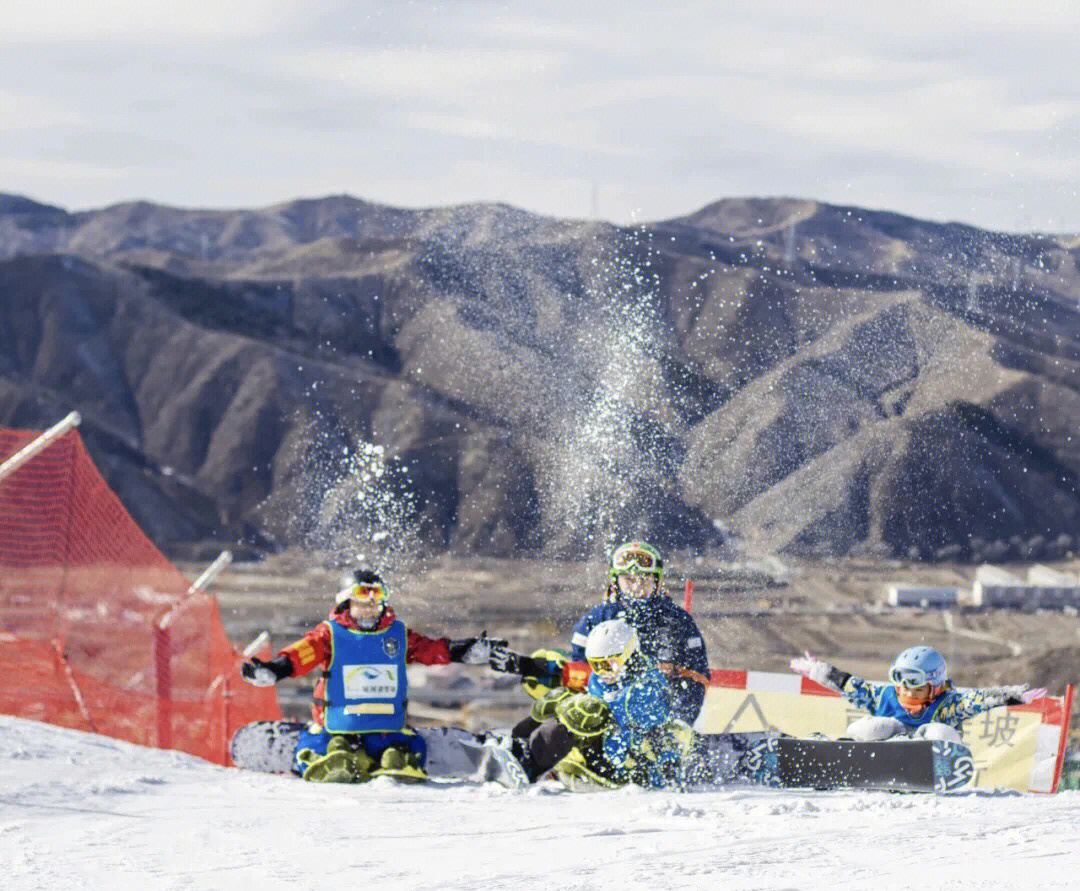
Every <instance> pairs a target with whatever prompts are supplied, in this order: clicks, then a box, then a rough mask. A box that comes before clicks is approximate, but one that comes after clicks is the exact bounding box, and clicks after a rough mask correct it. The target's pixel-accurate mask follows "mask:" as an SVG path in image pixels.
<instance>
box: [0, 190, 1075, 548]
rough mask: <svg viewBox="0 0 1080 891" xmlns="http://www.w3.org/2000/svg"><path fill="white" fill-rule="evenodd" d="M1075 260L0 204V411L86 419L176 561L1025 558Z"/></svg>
mask: <svg viewBox="0 0 1080 891" xmlns="http://www.w3.org/2000/svg"><path fill="white" fill-rule="evenodd" d="M1078 252H1080V241H1078V240H1077V239H1076V238H1072V237H1066V236H1053V235H1006V234H1000V233H993V232H986V231H981V230H978V229H974V228H971V227H968V226H962V225H958V224H939V223H931V222H926V221H921V220H916V219H911V218H907V217H903V216H899V215H897V214H891V213H884V212H876V211H868V210H861V209H857V208H847V207H836V206H830V205H826V204H820V203H817V202H813V201H803V200H794V199H729V200H724V201H719V202H717V203H715V204H712V205H709V206H708V207H705V208H703V209H702V210H700V211H698V212H697V213H695V214H692V215H690V216H687V217H682V218H679V219H674V220H667V221H661V222H656V223H650V224H646V225H641V226H635V227H626V228H623V227H617V226H613V225H609V224H607V223H600V222H571V221H564V220H557V219H551V218H545V217H540V216H536V215H533V214H529V213H526V212H524V211H521V210H517V209H514V208H511V207H507V206H503V205H470V206H462V207H451V208H439V209H428V210H401V209H394V208H388V207H381V206H378V205H374V204H369V203H366V202H364V201H360V200H357V199H354V198H350V197H347V196H338V197H331V198H324V199H318V200H302V201H294V202H290V203H287V204H283V205H277V206H274V207H268V208H263V209H258V210H239V211H210V210H185V209H178V208H170V207H161V206H156V205H152V204H148V203H134V204H123V205H116V206H113V207H108V208H104V209H102V210H93V211H85V212H78V213H69V212H67V211H65V210H63V209H60V208H56V207H50V206H46V205H42V204H39V203H36V202H33V201H31V200H29V199H27V198H23V197H19V196H11V195H0V423H3V424H5V425H7V426H17V427H43V426H47V425H48V424H50V423H52V422H53V421H55V420H56V419H57V418H58V417H60V416H61V415H62V414H64V413H65V412H66V411H68V410H70V409H78V410H79V411H80V412H81V413H82V414H83V417H84V423H83V426H82V434H83V436H84V438H85V439H86V440H87V443H88V445H89V447H90V449H91V451H92V453H93V455H94V457H95V459H96V460H97V462H98V464H99V466H100V467H101V468H102V470H103V472H104V473H105V475H106V477H107V479H108V481H109V482H110V484H111V485H112V486H113V487H114V488H115V489H116V490H117V492H118V493H119V494H120V496H121V498H122V499H123V500H124V501H125V503H126V504H127V506H128V508H129V510H131V512H132V513H133V515H134V516H135V517H136V519H137V520H138V521H139V522H140V524H141V525H142V526H143V527H144V528H145V529H146V530H147V531H148V533H149V534H150V535H151V537H152V538H154V540H155V541H157V542H158V543H159V544H160V545H162V546H163V547H165V548H166V549H173V550H177V549H180V550H182V549H183V547H184V546H185V545H190V543H192V542H199V541H204V540H210V541H213V542H215V543H220V544H229V545H231V546H233V547H237V546H240V547H248V548H251V549H253V550H265V549H271V548H277V547H283V546H288V545H302V546H306V547H321V548H325V549H329V550H332V551H337V552H339V553H341V554H342V555H345V554H355V553H359V552H364V553H372V552H378V551H380V550H382V551H387V552H392V551H394V550H395V549H396V550H397V551H400V552H404V551H406V550H409V549H415V548H416V547H425V548H431V549H433V550H436V551H439V550H444V549H450V550H452V551H455V552H470V553H478V554H487V555H513V554H524V553H561V554H569V553H573V554H576V555H589V554H592V553H594V552H596V551H598V550H600V549H601V548H602V547H603V546H604V545H606V544H608V543H610V542H611V541H612V540H614V539H616V538H621V537H624V536H630V535H635V534H640V535H645V536H648V537H650V538H652V539H655V540H656V541H657V542H658V543H660V544H661V545H663V546H665V547H675V546H678V547H687V548H690V549H692V550H704V549H710V548H721V547H726V548H728V549H729V550H730V549H731V548H733V547H739V548H741V549H742V550H744V551H752V552H755V553H758V552H761V553H765V552H777V553H790V554H801V555H827V554H834V555H835V554H860V553H865V554H877V555H882V556H886V555H893V556H896V555H899V556H905V557H908V556H911V557H916V558H919V559H935V558H943V557H961V558H965V559H1006V558H1008V557H1010V556H1012V557H1037V558H1047V559H1050V558H1054V557H1059V556H1061V555H1063V554H1064V553H1065V552H1066V551H1069V550H1071V549H1072V548H1073V546H1074V543H1075V542H1074V536H1076V535H1077V534H1078V527H1077V524H1078V518H1080V486H1078V474H1080V445H1078V443H1077V441H1076V440H1075V439H1074V437H1073V428H1074V426H1075V422H1076V419H1077V418H1078V417H1080V393H1078V380H1080V379H1078V377H1077V368H1078V363H1080V325H1078V320H1080V316H1078V313H1077V298H1078V296H1080V273H1078V270H1077V257H1078ZM384 556H385V555H384Z"/></svg>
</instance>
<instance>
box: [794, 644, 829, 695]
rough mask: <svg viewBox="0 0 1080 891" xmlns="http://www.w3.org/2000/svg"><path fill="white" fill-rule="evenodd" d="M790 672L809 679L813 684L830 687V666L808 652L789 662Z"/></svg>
mask: <svg viewBox="0 0 1080 891" xmlns="http://www.w3.org/2000/svg"><path fill="white" fill-rule="evenodd" d="M791 670H792V671H793V672H795V674H801V675H802V676H803V677H804V678H810V680H812V681H813V682H814V683H815V684H821V685H822V686H823V687H825V686H830V684H829V683H828V680H829V672H830V671H832V666H831V665H830V664H829V663H828V662H826V661H825V660H824V659H818V658H817V657H816V656H813V655H811V654H810V652H809V651H807V652H805V653H803V655H802V656H798V657H796V658H794V659H792V660H791Z"/></svg>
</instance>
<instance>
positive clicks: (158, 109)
mask: <svg viewBox="0 0 1080 891" xmlns="http://www.w3.org/2000/svg"><path fill="white" fill-rule="evenodd" d="M4 6H5V12H4V15H3V16H2V17H0V191H5V192H15V193H19V194H25V195H29V196H30V197H32V198H36V199H38V200H41V201H46V202H49V203H55V204H59V205H61V206H63V207H67V208H70V209H84V208H90V207H101V206H104V205H106V204H111V203H115V202H118V201H127V200H134V199H146V200H150V201H155V202H160V203H165V204H172V205H179V206H185V207H221V208H234V207H259V206H265V205H269V204H273V203H277V202H279V201H284V200H288V199H292V198H299V197H317V196H322V195H329V194H341V193H348V194H351V195H355V196H357V197H360V198H364V199H367V200H370V201H376V202H380V203H385V204H391V205H395V206H402V207H424V206H440V205H446V204H456V203H461V202H469V201H502V202H506V203H509V204H513V205H516V206H518V207H522V208H525V209H528V210H532V211H537V212H540V213H545V214H550V215H553V216H561V217H572V218H582V217H593V216H597V217H602V218H604V219H608V220H611V221H613V222H618V223H629V222H634V221H645V220H657V219H665V218H669V217H673V216H679V215H682V214H686V213H691V212H693V211H694V210H696V209H698V208H700V207H702V206H704V205H705V204H708V203H710V202H712V201H715V200H717V199H719V198H723V197H732V196H777V195H789V196H796V197H803V198H814V199H819V200H822V201H829V202H834V203H842V204H855V205H860V206H864V207H871V208H878V209H888V210H895V211H899V212H902V213H907V214H911V215H913V216H918V217H924V218H927V219H933V220H960V221H963V222H969V223H973V224H975V225H979V226H983V227H986V228H990V229H1002V230H1008V231H1029V230H1033V229H1038V230H1043V231H1046V230H1050V231H1059V232H1080V201H1078V188H1080V186H1078V183H1080V65H1077V63H1076V53H1077V47H1080V7H1078V6H1077V4H1076V3H1075V2H1074V0H1069V2H1064V0H1063V2H1053V0H1033V2H1028V3H1024V4H1020V3H1015V2H1007V3H1006V2H978V3H977V2H966V0H952V2H949V3H945V4H943V3H940V2H937V3H921V2H915V3H907V4H896V3H892V2H890V3H880V2H876V0H864V2H861V3H857V2H850V3H849V2H846V0H844V2H829V3H825V4H818V3H811V2H780V0H756V2H747V3H743V2H723V0H713V2H682V3H676V4H674V6H673V8H672V9H670V10H664V9H662V8H661V4H656V3H654V2H636V0H622V2H608V0H597V2H589V0H577V2H561V0H554V2H529V3H526V2H498V3H497V2H484V0H457V2H443V3H432V2H420V0H418V2H411V3H410V2H403V0H400V2H380V3H372V2H357V0H352V2H341V3H338V2H317V0H316V2H307V3H301V2H293V0H280V2H275V0H265V2H260V0H228V2H225V0H216V2H213V3H207V2H203V0H189V2H187V3H183V4H181V3H174V2H172V0H162V2H150V3H147V2H145V0H142V2H135V0H107V2H98V0H62V2H60V0H56V2H50V0H37V2H26V0H7V2H5V4H4Z"/></svg>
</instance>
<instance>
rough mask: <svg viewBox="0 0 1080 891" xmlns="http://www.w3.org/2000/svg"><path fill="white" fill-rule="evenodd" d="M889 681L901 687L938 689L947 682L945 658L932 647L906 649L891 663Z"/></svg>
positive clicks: (947, 670)
mask: <svg viewBox="0 0 1080 891" xmlns="http://www.w3.org/2000/svg"><path fill="white" fill-rule="evenodd" d="M889 680H890V681H892V682H893V683H894V684H896V685H897V686H903V687H921V686H922V685H923V684H933V685H934V686H935V687H940V686H942V685H943V684H945V683H946V682H947V681H948V680H949V669H948V668H947V667H946V665H945V657H944V656H942V655H941V653H939V652H938V651H937V650H935V649H934V648H933V647H908V648H907V649H906V650H904V652H902V653H901V654H900V655H899V656H897V657H896V659H895V660H894V661H893V664H892V668H890V669H889Z"/></svg>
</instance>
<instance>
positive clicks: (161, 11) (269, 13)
mask: <svg viewBox="0 0 1080 891" xmlns="http://www.w3.org/2000/svg"><path fill="white" fill-rule="evenodd" d="M303 9H304V5H303V4H299V3H296V2H291V0H229V2H224V3H223V2H206V0H192V2H187V3H182V2H177V0H5V3H4V13H3V15H2V16H0V43H30V42H35V43H38V42H45V43H58V42H60V43H62V42H68V41H76V42H85V41H91V40H118V39H126V40H133V41H145V40H149V39H152V40H165V41H168V42H180V41H185V40H190V39H192V38H200V39H214V40H226V39H234V38H237V37H244V36H258V35H267V34H272V33H274V32H276V31H277V30H278V29H280V28H282V27H283V26H285V25H287V24H288V23H289V22H290V21H291V20H292V19H293V17H294V16H296V15H297V13H298V12H300V11H302V10H303Z"/></svg>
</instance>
